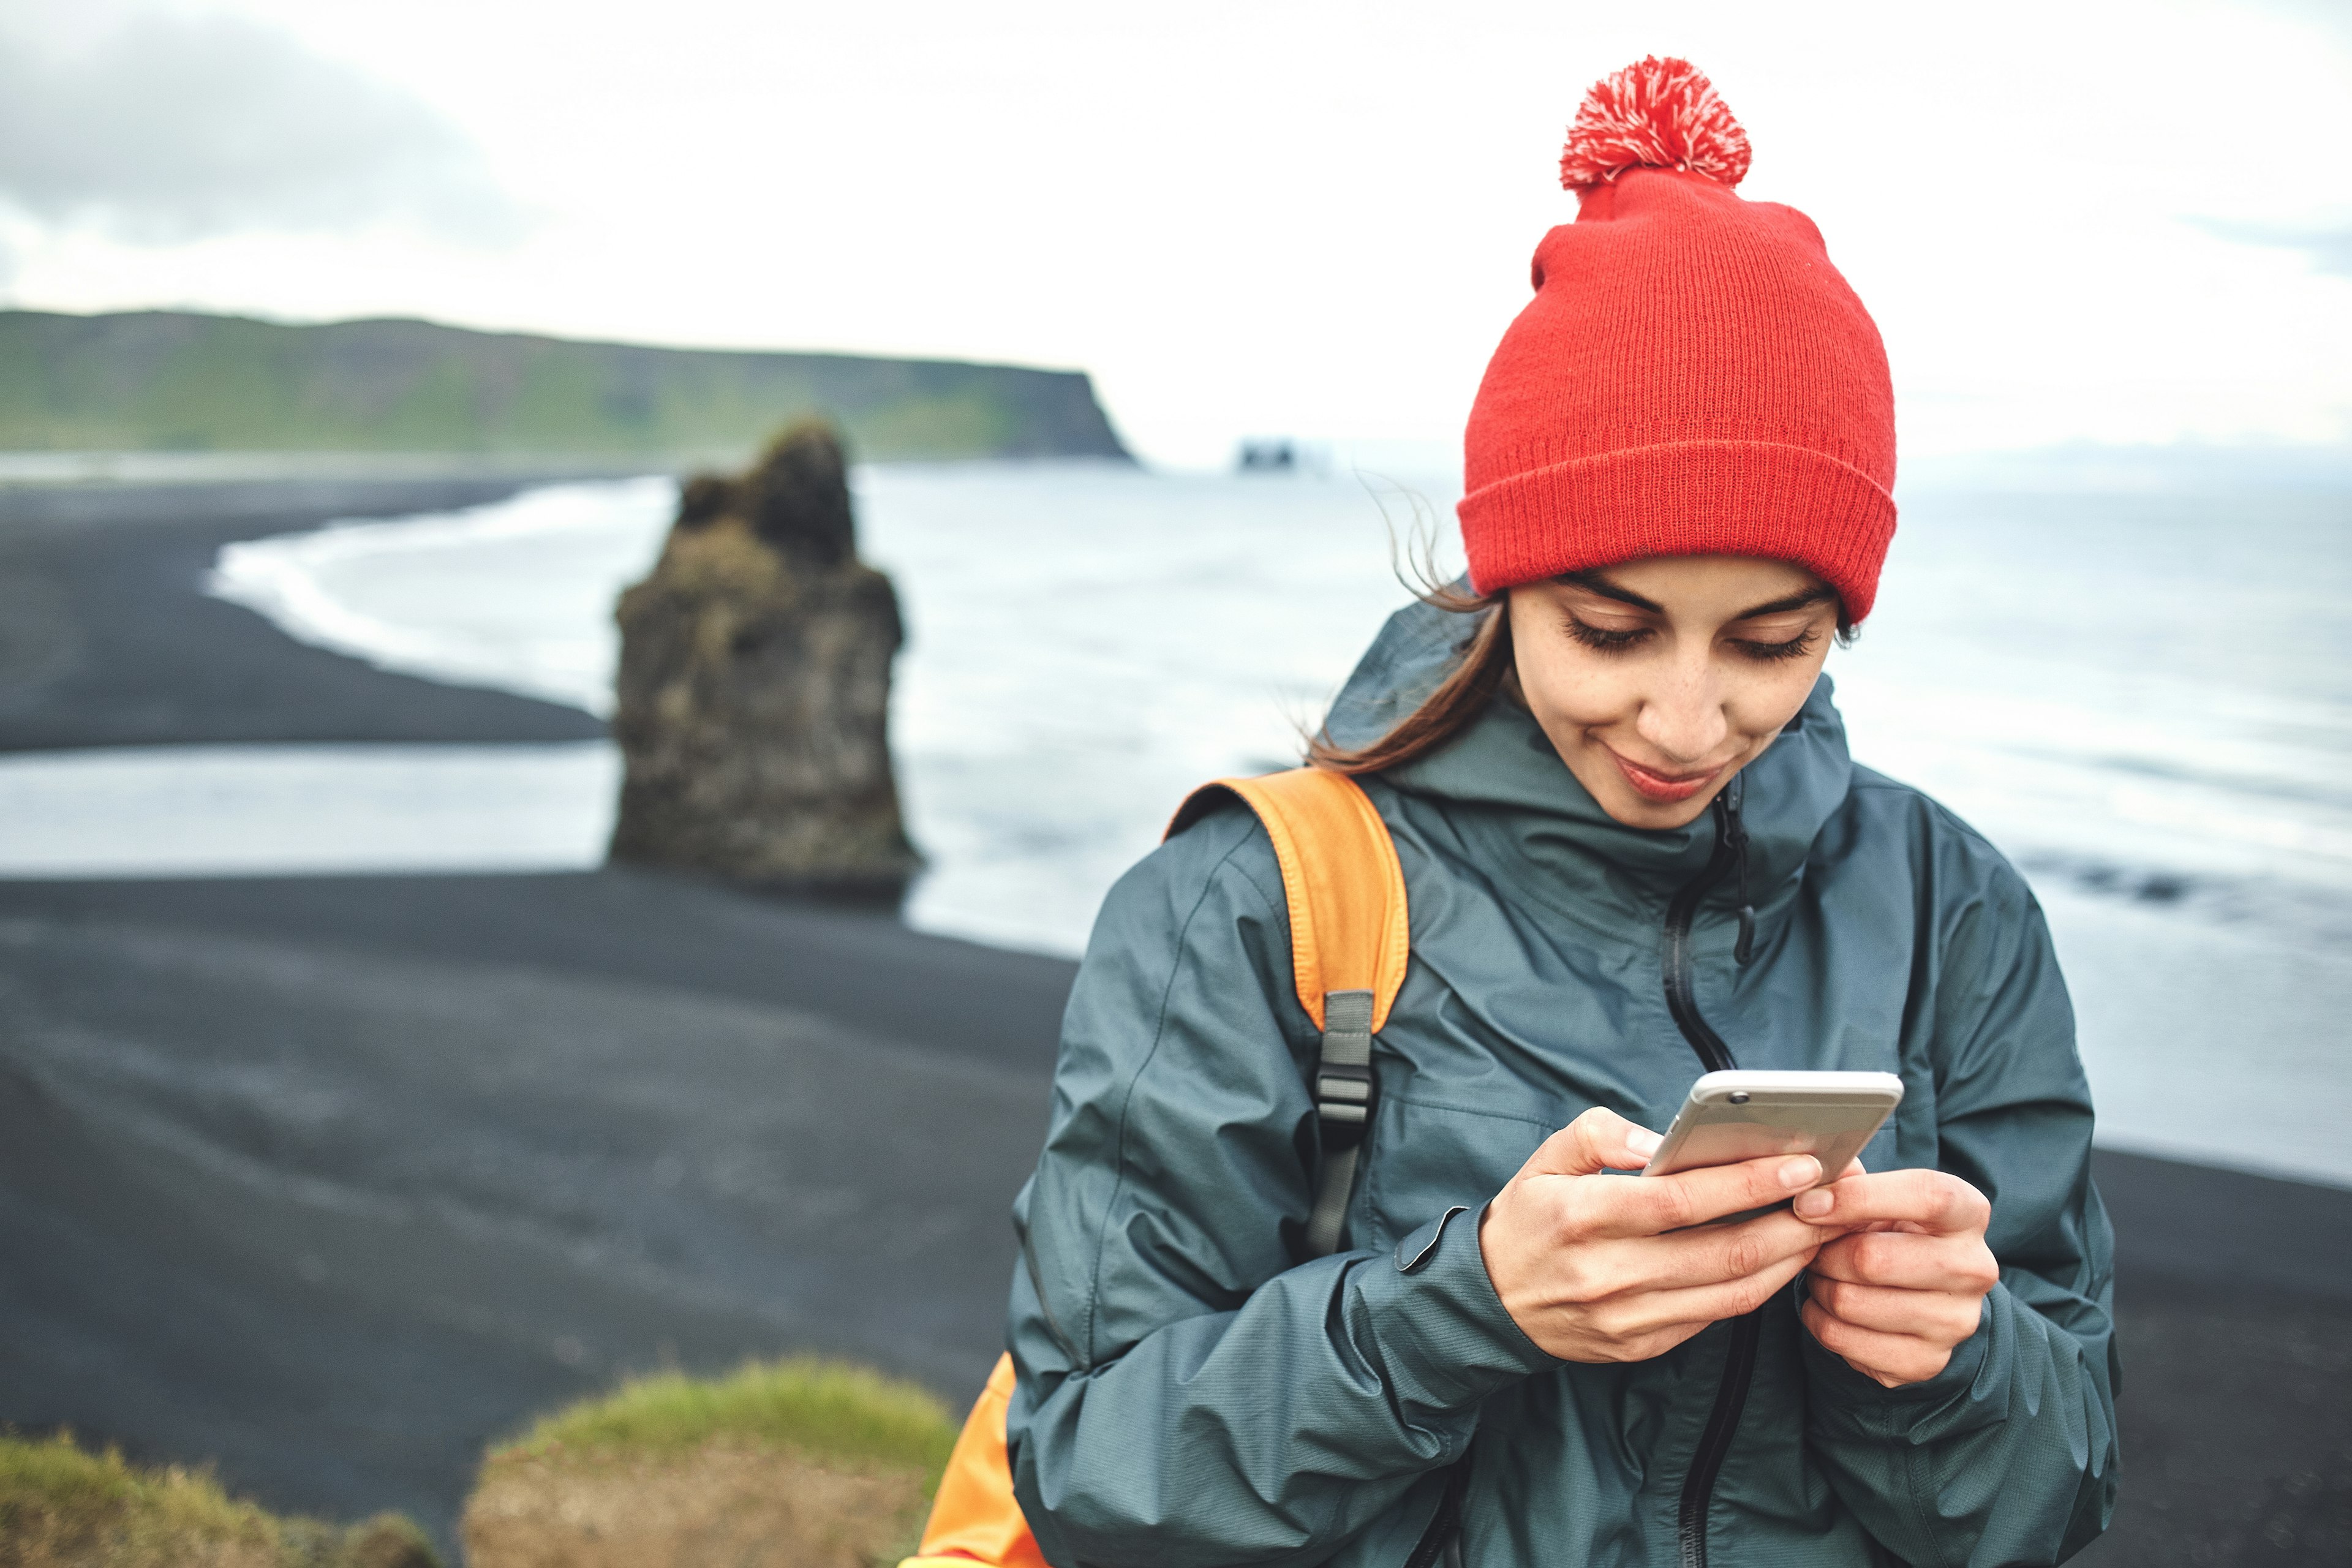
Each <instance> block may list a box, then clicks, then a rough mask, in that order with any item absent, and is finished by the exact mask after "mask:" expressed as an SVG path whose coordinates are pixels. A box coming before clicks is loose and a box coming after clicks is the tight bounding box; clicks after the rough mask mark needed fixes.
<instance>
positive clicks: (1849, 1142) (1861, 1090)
mask: <svg viewBox="0 0 2352 1568" xmlns="http://www.w3.org/2000/svg"><path fill="white" fill-rule="evenodd" d="M1902 1103H1903V1080H1902V1079H1899V1078H1897V1077H1895V1075H1894V1074H1893V1073H1891V1072H1711V1073H1707V1074H1706V1075H1705V1076H1703V1077H1702V1078H1700V1079H1699V1080H1698V1081H1697V1082H1696V1083H1695V1084H1693V1085H1691V1087H1690V1093H1689V1095H1688V1096H1687V1097H1686V1098H1685V1100H1683V1108H1682V1109H1681V1110H1678V1111H1676V1112H1675V1124H1674V1125H1673V1126H1672V1127H1669V1128H1667V1129H1666V1136H1665V1140H1664V1142H1661V1143H1660V1144H1659V1145H1658V1152H1656V1153H1655V1154H1653V1155H1651V1156H1650V1163H1649V1165H1648V1166H1647V1167H1646V1168H1645V1169H1643V1172H1642V1174H1643V1175H1645V1176H1670V1175H1672V1174H1674V1173H1675V1172H1676V1171H1694V1170H1697V1169H1699V1168H1700V1167H1702V1166H1706V1165H1729V1164H1736V1163H1738V1162H1739V1161H1742V1160H1760V1159H1762V1158H1764V1157H1765V1156H1766V1155H1768V1154H1811V1155H1813V1156H1815V1157H1816V1158H1818V1159H1819V1160H1820V1161H1821V1163H1822V1181H1823V1182H1833V1181H1835V1180H1837V1178H1838V1174H1839V1173H1840V1172H1842V1171H1843V1170H1844V1169H1845V1168H1846V1165H1847V1163H1849V1162H1851V1161H1852V1160H1853V1157H1854V1156H1855V1155H1857V1154H1859V1153H1861V1152H1862V1146H1863V1145H1864V1144H1865V1143H1867V1142H1870V1141H1871V1139H1872V1138H1873V1137H1874V1136H1876V1135H1877V1132H1878V1130H1879V1128H1880V1127H1882V1126H1884V1125H1885V1121H1886V1119H1887V1118H1888V1117H1889V1116H1891V1115H1893V1114H1894V1112H1895V1107H1896V1106H1898V1105H1900V1104H1902ZM1772 1206H1773V1207H1775V1208H1777V1207H1779V1206H1780V1205H1777V1204H1776V1205H1772ZM1753 1212H1755V1213H1757V1214H1764V1213H1767V1212H1769V1211H1767V1210H1765V1209H1757V1210H1755V1211H1753ZM1727 1217H1728V1218H1730V1219H1746V1218H1748V1215H1744V1214H1743V1215H1729V1216H1727Z"/></svg>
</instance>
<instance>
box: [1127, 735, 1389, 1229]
mask: <svg viewBox="0 0 2352 1568" xmlns="http://www.w3.org/2000/svg"><path fill="white" fill-rule="evenodd" d="M1224 795H1238V796H1240V797H1241V799H1242V800H1243V801H1244V802H1245V803H1246V804H1247V805H1248V806H1249V808H1250V809H1251V810H1252V811H1255V812H1256V813H1257V819H1258V821H1259V822H1261V823H1263V824H1264V825H1265V836H1266V837H1268V838H1270V839H1272V840H1273V841H1274V858H1275V862H1276V864H1277V865H1279V866H1280V867H1281V868H1282V892H1283V898H1284V900H1285V901H1286V902H1287V903H1288V904H1289V906H1290V972H1291V984H1293V985H1294V986H1295V987H1296V988H1297V992H1298V1005H1300V1006H1302V1007H1304V1008H1306V1009H1307V1016H1308V1017H1310V1018H1312V1019H1314V1020H1315V1026H1316V1027H1317V1028H1318V1029H1320V1030H1322V1031H1323V1044H1322V1051H1321V1054H1320V1056H1319V1058H1318V1060H1317V1062H1316V1064H1315V1119H1316V1121H1318V1123H1319V1125H1320V1131H1321V1133H1322V1144H1323V1170H1322V1173H1321V1174H1320V1175H1319V1176H1318V1178H1317V1180H1316V1185H1315V1208H1314V1212H1313V1213H1312V1214H1311V1215H1309V1216H1308V1218H1307V1251H1308V1252H1309V1253H1311V1254H1313V1255H1314V1256H1315V1257H1317V1258H1322V1257H1327V1256H1328V1255H1329V1254H1330V1253H1333V1252H1336V1251H1338V1250H1339V1227H1340V1226H1341V1225H1342V1224H1343V1223H1344V1222H1345V1220H1346V1219H1347V1215H1348V1195H1349V1193H1351V1192H1353V1191H1354V1190H1355V1185H1356V1162H1357V1160H1358V1159H1359V1158H1360V1156H1361V1154H1362V1152H1363V1142H1364V1138H1365V1135H1366V1134H1367V1133H1369V1132H1370V1131H1371V1120H1372V1111H1373V1109H1374V1107H1375V1105H1376V1104H1377V1102H1378V1096H1379V1092H1380V1083H1379V1080H1378V1079H1376V1078H1374V1077H1373V1076H1372V1037H1373V1036H1374V1035H1376V1034H1378V1033H1379V1032H1380V1030H1381V1026H1383V1025H1385V1024H1386V1023H1387V1022H1388V1021H1389V1008H1390V1007H1391V1006H1392V1005H1394V1004H1395V1002H1396V995H1397V991H1398V989H1399V988H1400V987H1401V986H1402V985H1403V984H1404V968H1405V959H1406V956H1407V954H1408V953H1409V952H1410V951H1411V948H1412V931H1411V929H1410V926H1409V924H1408V922H1407V921H1406V918H1405V902H1404V869H1403V868H1402V867H1401V866H1399V865H1398V864H1397V853H1396V843H1395V841H1394V840H1393V839H1391V837H1389V827H1388V824H1387V823H1385V822H1383V821H1381V814H1380V809H1379V808H1378V807H1377V806H1375V805H1372V802H1371V797H1370V796H1369V795H1366V794H1365V793H1364V790H1363V786H1362V785H1361V784H1358V783H1357V782H1356V781H1355V780H1354V779H1351V778H1349V776H1348V775H1347V774H1345V773H1331V772H1329V771H1328V770H1327V769H1323V768H1293V769H1291V770H1290V771H1289V772H1288V773H1267V774H1265V776H1264V777H1262V778H1254V779H1220V780H1218V781H1217V782H1216V783H1215V784H1209V785H1206V786H1204V787H1203V788H1201V789H1198V790H1195V791H1193V792H1192V798H1191V799H1189V800H1187V801H1186V802H1185V803H1184V804H1183V805H1181V806H1180V807H1178V808H1177V812H1176V817H1175V820H1174V821H1172V822H1171V823H1170V824H1169V825H1168V831H1169V832H1170V833H1171V834H1175V833H1180V832H1181V831H1182V830H1183V829H1184V828H1186V827H1187V826H1191V825H1192V822H1194V821H1195V820H1196V819H1198V818H1199V817H1200V816H1202V815H1204V814H1205V813H1207V812H1208V811H1209V810H1210V809H1211V808H1212V807H1213V806H1214V805H1216V803H1217V802H1218V800H1219V799H1220V798H1221V797H1223V796H1224Z"/></svg>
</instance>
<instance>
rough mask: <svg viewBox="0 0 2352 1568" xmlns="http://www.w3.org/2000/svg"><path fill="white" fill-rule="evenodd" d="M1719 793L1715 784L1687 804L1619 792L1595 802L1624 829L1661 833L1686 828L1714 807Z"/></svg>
mask: <svg viewBox="0 0 2352 1568" xmlns="http://www.w3.org/2000/svg"><path fill="white" fill-rule="evenodd" d="M1721 793H1722V786H1721V785H1720V784H1718V785H1717V786H1716V787H1715V788H1714V789H1708V790H1701V791H1700V792H1699V793H1698V794H1696V795H1693V796H1691V797H1690V798H1689V799H1688V800H1651V799H1649V798H1647V797H1646V796H1644V795H1640V794H1638V793H1637V792H1635V791H1633V790H1630V789H1623V788H1620V789H1615V790H1612V791H1610V792H1609V794H1608V795H1596V796H1594V798H1595V799H1596V800H1598V801H1600V803H1601V810H1603V811H1605V812H1607V813H1608V814H1609V816H1610V818H1611V820H1612V821H1615V822H1620V823H1622V824H1623V825H1624V826H1627V827H1646V828H1650V829H1652V830H1653V831H1656V832H1664V830H1666V829H1667V828H1671V827H1688V826H1690V825H1691V824H1692V823H1694V822H1696V821H1697V820H1698V819H1699V818H1700V817H1702V816H1706V808H1707V807H1708V806H1710V805H1713V804H1715V797H1716V796H1717V795H1719V794H1721Z"/></svg>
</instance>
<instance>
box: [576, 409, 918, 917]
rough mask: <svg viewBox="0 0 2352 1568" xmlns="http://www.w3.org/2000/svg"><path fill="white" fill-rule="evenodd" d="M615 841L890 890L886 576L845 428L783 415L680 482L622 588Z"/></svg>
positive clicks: (894, 862)
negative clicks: (754, 440) (877, 564)
mask: <svg viewBox="0 0 2352 1568" xmlns="http://www.w3.org/2000/svg"><path fill="white" fill-rule="evenodd" d="M618 619H619V621H620V626H621V670H620V679H619V682H618V697H619V706H618V709H617V710H616V711H615V714H614V721H613V731H614V737H615V738H616V739H617V740H618V741H619V742H620V744H621V750H622V753H623V755H624V758H625V763H626V768H627V772H626V775H625V779H624V782H623V784H622V786H621V813H620V820H619V822H618V824H617V826H615V827H614V832H613V847H612V858H614V859H615V860H623V861H631V862H635V863H638V864H643V865H655V866H669V867H677V868H686V869H690V870H697V871H705V872H712V873H716V874H718V875H719V876H722V877H726V878H730V879H734V880H738V881H743V882H751V883H757V884H761V885H763V886H770V887H776V888H782V889H804V890H811V891H819V892H832V893H846V894H852V895H859V896H874V897H884V898H896V897H897V896H898V894H899V893H901V892H903V891H904V890H905V887H906V882H907V879H908V877H909V876H910V875H911V874H912V873H913V872H914V870H915V868H916V866H917V864H918V860H917V857H916V855H915V852H914V849H913V847H912V846H910V845H909V844H908V841H907V835H906V830H905V827H904V826H903V825H902V823H901V822H900V819H899V815H898V787H897V785H896V784H895V783H894V782H893V779H892V776H891V770H890V748H889V739H888V718H889V704H890V663H891V658H892V656H893V655H895V654H896V653H897V652H898V644H899V642H900V640H901V628H900V625H899V620H898V595H896V594H895V593H893V592H892V590H891V587H890V580H889V579H888V578H887V577H885V576H884V575H883V574H881V573H879V572H877V571H875V570H874V569H873V568H871V567H869V566H866V565H865V564H864V563H861V562H859V560H858V559H857V548H856V529H855V525H854V522H853V520H852V516H851V511H850V501H849V485H848V478H847V469H846V466H845V462H844V459H843V456H842V449H841V442H840V439H839V438H838V437H836V436H835V433H834V431H833V429H832V428H831V426H827V425H824V424H823V423H821V422H810V423H806V424H802V425H797V426H793V428H791V429H789V430H787V431H785V432H784V434H783V435H782V436H781V437H778V438H777V439H776V441H775V444H774V445H773V446H772V447H769V449H768V452H767V455H766V456H765V457H763V458H761V460H760V462H759V463H758V464H757V466H755V467H754V468H752V469H751V471H750V472H749V473H747V474H744V475H743V476H742V477H740V479H721V478H718V477H715V476H710V475H705V476H702V477H699V478H697V479H693V480H690V481H689V482H688V484H687V486H686V487H685V489H684V490H683V492H682V493H681V495H680V497H679V504H678V513H677V521H676V522H675V523H674V524H673V525H672V526H671V529H670V533H669V539H668V542H667V543H666V544H665V545H664V546H663V549H662V553H661V558H660V560H659V561H658V562H656V563H655V566H654V569H653V572H652V574H651V575H649V576H647V577H646V580H645V581H644V582H642V583H639V584H636V585H635V587H633V588H631V589H629V590H628V591H627V592H626V593H625V594H623V595H621V603H620V608H619V611H618Z"/></svg>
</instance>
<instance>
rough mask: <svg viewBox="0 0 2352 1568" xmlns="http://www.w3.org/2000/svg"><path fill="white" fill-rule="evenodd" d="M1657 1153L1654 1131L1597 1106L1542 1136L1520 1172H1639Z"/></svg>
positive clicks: (1553, 1174)
mask: <svg viewBox="0 0 2352 1568" xmlns="http://www.w3.org/2000/svg"><path fill="white" fill-rule="evenodd" d="M1656 1152H1658V1135H1657V1134H1656V1133H1654V1132H1653V1131H1650V1130H1649V1129H1648V1128H1646V1127H1639V1126H1636V1125H1634V1124H1633V1122H1631V1121H1626V1120H1625V1119H1624V1118H1623V1117H1622V1116H1620V1115H1618V1114H1617V1113H1616V1112H1615V1111H1613V1110H1604V1109H1603V1108H1601V1107H1600V1106H1597V1105H1596V1106H1594V1107H1593V1108H1592V1109H1591V1110H1588V1111H1586V1112H1585V1113H1584V1114H1583V1115H1581V1116H1580V1117H1578V1118H1577V1119H1576V1120H1575V1121H1571V1122H1570V1123H1569V1124H1568V1125H1567V1126H1565V1127H1563V1128H1561V1129H1560V1130H1559V1131H1557V1132H1555V1133H1553V1134H1552V1135H1551V1136H1550V1137H1549V1138H1547V1139H1545V1140H1544V1141H1543V1147H1541V1148H1539V1149H1538V1150H1537V1151H1536V1152H1535V1153H1534V1154H1532V1155H1531V1156H1529V1157H1528V1163H1527V1165H1526V1168H1525V1169H1524V1170H1523V1171H1522V1172H1521V1174H1522V1175H1529V1176H1590V1175H1593V1174H1596V1173H1599V1172H1601V1171H1638V1170H1640V1169H1641V1168H1642V1167H1643V1166H1644V1165H1646V1164H1648V1163H1650V1156H1651V1155H1653V1154H1654V1153H1656Z"/></svg>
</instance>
